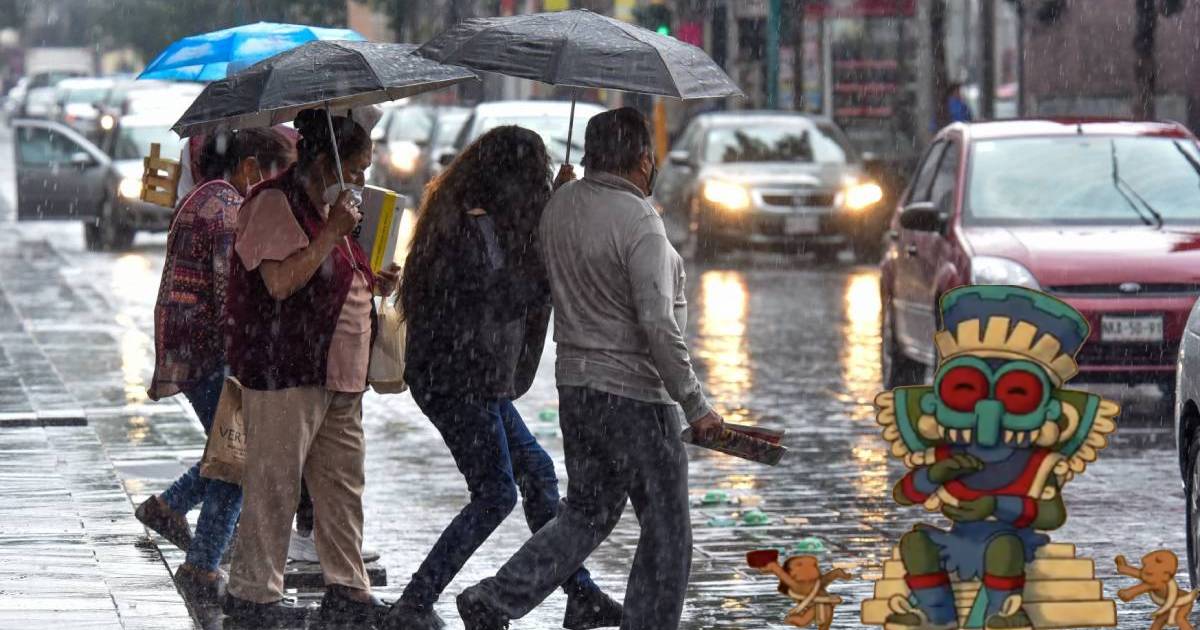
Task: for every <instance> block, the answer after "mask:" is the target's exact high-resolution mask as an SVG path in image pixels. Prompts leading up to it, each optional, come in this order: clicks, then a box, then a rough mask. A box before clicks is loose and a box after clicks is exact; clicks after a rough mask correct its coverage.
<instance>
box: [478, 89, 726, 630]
mask: <svg viewBox="0 0 1200 630" xmlns="http://www.w3.org/2000/svg"><path fill="white" fill-rule="evenodd" d="M583 166H584V167H586V168H587V175H586V177H585V178H584V179H583V180H582V181H577V182H572V183H569V184H567V185H565V186H563V187H562V188H561V189H559V190H558V192H556V193H555V195H554V197H553V198H552V199H551V200H550V203H549V204H548V205H547V206H546V210H545V213H544V214H543V216H542V222H541V227H540V231H539V234H540V238H541V247H542V255H543V258H544V259H545V261H546V269H547V271H548V273H549V278H550V288H551V293H552V299H553V303H554V340H555V342H556V343H557V344H558V357H557V366H556V370H555V371H556V376H557V381H558V390H559V410H560V422H561V425H562V432H563V448H564V450H565V452H566V465H567V477H568V480H567V498H566V502H565V505H564V507H563V509H562V510H560V511H559V514H558V516H557V518H555V519H554V520H552V521H550V523H548V524H546V525H545V526H544V527H543V528H542V529H541V530H539V531H538V532H537V533H536V534H534V536H533V538H531V539H530V540H529V541H528V542H527V543H525V545H524V546H523V547H522V548H521V549H520V550H519V551H518V552H517V553H516V555H514V556H513V557H512V558H511V559H510V560H509V561H508V562H507V563H506V564H505V565H504V566H503V567H501V569H500V571H499V572H498V573H497V574H496V577H494V578H489V579H487V580H484V581H483V582H481V583H479V584H477V585H475V586H472V587H470V588H468V589H466V590H465V591H463V593H462V594H461V595H459V597H458V609H459V613H460V614H461V615H462V619H463V622H464V624H465V626H466V628H467V630H494V629H495V630H499V629H503V628H507V627H508V620H510V619H517V618H520V617H522V616H524V615H525V614H526V613H528V612H529V611H530V610H532V609H533V608H534V607H535V606H537V605H538V604H540V603H541V602H542V600H543V599H545V598H546V596H547V595H549V594H550V593H551V592H552V591H553V590H554V589H555V588H557V587H558V585H559V584H562V583H563V581H564V580H565V579H566V578H567V576H569V575H571V574H572V573H573V572H575V570H577V569H578V568H579V567H580V565H582V564H583V561H584V560H585V559H586V558H587V557H588V555H590V554H591V553H592V551H593V550H595V549H596V547H597V546H598V545H599V544H600V543H601V542H602V541H603V540H604V539H605V538H607V537H608V535H609V533H610V532H611V531H612V529H613V527H615V526H616V524H617V521H618V520H619V519H620V518H621V513H622V512H623V511H624V509H625V502H626V500H627V499H628V500H630V501H632V503H633V509H634V512H635V513H636V515H637V519H638V524H639V525H640V526H641V537H640V538H639V540H638V549H637V553H636V554H635V556H634V559H633V566H632V569H631V571H630V574H629V583H628V586H627V587H626V591H625V593H626V597H625V613H624V620H623V622H622V624H621V628H623V629H625V630H635V629H639V630H671V629H672V628H677V627H678V626H679V617H680V614H681V612H682V610H683V600H684V594H685V592H686V590H687V582H688V572H689V571H690V569H691V557H692V536H691V521H690V518H689V514H688V488H687V454H686V453H685V452H684V447H683V442H682V441H681V439H680V436H679V434H680V430H681V425H680V422H679V410H680V408H681V407H682V409H683V414H684V417H685V419H686V420H687V421H688V422H689V423H690V424H691V426H692V428H693V430H694V431H695V432H697V433H698V434H700V435H701V436H704V437H714V436H716V435H718V434H719V433H720V432H721V430H722V429H723V428H724V424H723V421H722V419H721V416H719V415H718V414H717V413H716V412H714V411H713V410H712V407H710V406H709V404H708V401H707V400H706V399H705V397H704V393H703V391H702V390H701V387H700V382H699V381H698V380H697V379H696V374H695V372H693V371H692V362H691V358H690V357H689V355H688V349H687V344H686V343H685V341H684V337H683V335H684V330H685V328H686V325H687V300H686V297H685V295H684V270H683V261H682V259H681V258H680V257H679V254H678V253H676V252H675V249H674V248H673V247H672V246H671V244H670V242H669V241H668V240H667V237H666V232H665V230H664V229H663V223H662V219H661V218H660V217H659V216H658V213H657V212H655V210H654V208H653V207H652V206H651V205H650V204H649V203H648V202H647V201H646V196H647V195H648V194H649V193H650V191H651V189H652V187H653V183H654V176H655V166H654V152H653V149H652V147H651V144H650V132H649V129H648V128H647V125H646V120H645V118H643V117H642V115H641V114H640V113H638V112H637V111H636V110H634V109H630V108H623V109H617V110H613V111H609V112H605V113H603V114H600V115H598V116H595V117H594V118H592V119H591V121H590V122H589V123H588V126H587V132H586V134H585V138H584V157H583Z"/></svg>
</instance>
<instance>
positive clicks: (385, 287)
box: [375, 263, 400, 297]
mask: <svg viewBox="0 0 1200 630" xmlns="http://www.w3.org/2000/svg"><path fill="white" fill-rule="evenodd" d="M399 282H400V265H397V264H395V263H392V264H391V265H388V268H387V269H384V270H383V271H380V272H379V273H377V274H375V288H377V289H379V295H382V296H384V297H387V296H389V295H391V294H392V292H393V291H395V290H396V285H397V284H399Z"/></svg>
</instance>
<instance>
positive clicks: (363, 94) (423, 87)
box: [172, 41, 478, 183]
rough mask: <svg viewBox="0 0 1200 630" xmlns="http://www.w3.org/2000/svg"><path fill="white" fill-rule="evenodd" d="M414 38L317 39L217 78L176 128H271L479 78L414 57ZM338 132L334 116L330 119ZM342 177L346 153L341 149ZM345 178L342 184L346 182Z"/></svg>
mask: <svg viewBox="0 0 1200 630" xmlns="http://www.w3.org/2000/svg"><path fill="white" fill-rule="evenodd" d="M415 48H416V46H413V45H411V44H378V43H373V42H351V41H314V42H309V43H307V44H304V45H302V46H298V47H296V48H293V49H291V50H288V51H285V52H282V53H279V54H278V55H275V56H274V57H271V58H269V59H264V60H263V61H260V62H258V63H256V64H254V65H253V66H250V67H249V68H246V69H245V70H243V71H241V72H239V73H237V74H235V75H233V76H231V77H229V78H227V79H222V80H220V81H214V82H213V83H210V84H209V85H208V87H206V88H204V91H203V92H201V93H200V96H198V97H196V100H195V101H194V102H193V103H192V105H191V107H189V108H188V110H187V112H185V113H184V114H183V117H182V118H180V119H179V122H177V123H175V126H174V127H172V129H174V130H175V132H176V133H178V134H179V135H180V136H191V135H195V134H199V133H208V132H213V131H218V130H222V129H245V128H248V127H268V126H271V125H276V124H279V123H283V122H288V121H290V120H293V119H295V118H296V115H297V114H299V113H300V112H301V111H303V110H305V109H310V108H312V107H324V108H325V110H326V112H327V113H328V112H329V110H330V109H331V108H333V109H341V108H349V107H358V106H362V105H373V104H375V103H382V102H384V101H391V100H395V99H399V98H404V97H406V96H412V95H414V94H420V93H421V92H428V91H431V90H436V89H439V88H443V87H446V86H449V85H454V84H455V83H460V82H462V81H466V80H468V79H478V77H476V76H475V75H474V74H472V73H471V72H469V71H467V70H464V69H462V68H458V67H454V66H447V65H443V64H441V63H438V62H436V61H432V60H430V59H427V58H424V57H418V56H416V55H413V54H412V52H413V50H414V49H415ZM329 124H330V131H331V132H332V127H333V121H332V119H331V120H330V123H329ZM334 158H335V159H336V160H337V161H338V169H337V171H338V178H339V179H340V178H341V171H342V169H341V163H340V162H341V158H340V156H338V155H337V147H334ZM339 183H340V182H339Z"/></svg>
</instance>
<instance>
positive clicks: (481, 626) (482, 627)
mask: <svg viewBox="0 0 1200 630" xmlns="http://www.w3.org/2000/svg"><path fill="white" fill-rule="evenodd" d="M455 601H456V603H457V604H458V616H459V617H462V622H463V628H465V630H508V617H506V616H504V613H501V612H498V611H496V610H493V609H492V607H491V606H489V605H488V603H487V602H486V601H484V599H483V598H482V597H481V596H480V593H479V585H478V584H476V585H475V586H472V587H469V588H467V590H465V591H463V592H461V593H459V594H458V598H457V599H456V600H455Z"/></svg>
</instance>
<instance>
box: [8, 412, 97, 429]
mask: <svg viewBox="0 0 1200 630" xmlns="http://www.w3.org/2000/svg"><path fill="white" fill-rule="evenodd" d="M87 425H88V420H87V415H86V414H85V413H84V412H83V410H82V409H55V410H51V411H42V412H29V413H0V429H11V428H27V427H86V426H87Z"/></svg>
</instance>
